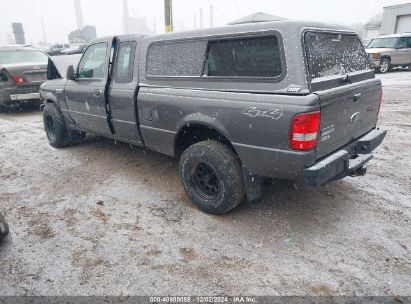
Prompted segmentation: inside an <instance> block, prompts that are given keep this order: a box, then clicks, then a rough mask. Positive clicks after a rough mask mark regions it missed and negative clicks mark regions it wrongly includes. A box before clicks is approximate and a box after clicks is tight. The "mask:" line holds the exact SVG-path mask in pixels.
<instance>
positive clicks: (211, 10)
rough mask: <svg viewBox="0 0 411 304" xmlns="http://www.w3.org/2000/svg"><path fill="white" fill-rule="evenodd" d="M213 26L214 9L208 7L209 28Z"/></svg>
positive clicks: (211, 6)
mask: <svg viewBox="0 0 411 304" xmlns="http://www.w3.org/2000/svg"><path fill="white" fill-rule="evenodd" d="M213 26H214V8H213V5H210V27H213Z"/></svg>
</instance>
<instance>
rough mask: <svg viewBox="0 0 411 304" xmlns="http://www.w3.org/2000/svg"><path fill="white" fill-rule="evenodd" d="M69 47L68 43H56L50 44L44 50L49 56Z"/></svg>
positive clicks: (58, 53)
mask: <svg viewBox="0 0 411 304" xmlns="http://www.w3.org/2000/svg"><path fill="white" fill-rule="evenodd" d="M69 48H70V45H69V44H67V43H56V44H52V45H50V46H49V47H48V49H47V50H46V53H47V54H48V55H50V56H56V55H61V51H64V50H67V49H69Z"/></svg>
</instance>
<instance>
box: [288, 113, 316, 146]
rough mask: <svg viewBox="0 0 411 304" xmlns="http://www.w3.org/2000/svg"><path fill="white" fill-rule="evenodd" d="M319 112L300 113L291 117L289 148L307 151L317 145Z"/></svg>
mask: <svg viewBox="0 0 411 304" xmlns="http://www.w3.org/2000/svg"><path fill="white" fill-rule="evenodd" d="M319 128H320V112H311V113H301V114H297V115H295V116H294V117H293V120H292V121H291V127H290V148H291V149H293V150H300V151H307V150H311V149H313V148H315V146H316V145H317V138H318V130H319Z"/></svg>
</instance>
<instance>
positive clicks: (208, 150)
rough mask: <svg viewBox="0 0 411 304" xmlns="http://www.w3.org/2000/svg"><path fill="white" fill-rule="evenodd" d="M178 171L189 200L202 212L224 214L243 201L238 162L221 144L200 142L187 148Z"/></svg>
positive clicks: (231, 152) (241, 178) (242, 184)
mask: <svg viewBox="0 0 411 304" xmlns="http://www.w3.org/2000/svg"><path fill="white" fill-rule="evenodd" d="M179 169H180V170H179V171H180V178H181V182H182V184H183V186H184V189H185V191H186V193H187V195H188V197H189V198H190V200H191V201H192V202H193V203H194V204H195V205H196V206H197V207H199V208H200V209H201V210H204V211H205V212H208V213H212V214H219V215H221V214H225V213H227V212H229V211H230V210H232V209H234V208H235V207H236V206H238V205H239V204H240V203H241V201H242V200H243V198H244V194H245V188H244V180H243V175H242V171H241V165H240V162H239V160H238V159H237V156H236V155H235V153H234V152H233V151H232V150H231V149H230V148H229V147H227V146H226V145H224V144H222V143H219V142H215V141H203V142H199V143H196V144H194V145H192V146H190V147H188V148H187V149H186V150H185V151H184V153H183V154H182V156H181V159H180V168H179Z"/></svg>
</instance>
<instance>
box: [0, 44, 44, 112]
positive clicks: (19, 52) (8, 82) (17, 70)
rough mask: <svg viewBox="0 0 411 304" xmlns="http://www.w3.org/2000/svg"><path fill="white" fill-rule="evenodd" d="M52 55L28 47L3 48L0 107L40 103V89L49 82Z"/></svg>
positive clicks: (0, 49)
mask: <svg viewBox="0 0 411 304" xmlns="http://www.w3.org/2000/svg"><path fill="white" fill-rule="evenodd" d="M47 62H48V56H47V55H46V54H45V53H43V52H42V51H40V50H37V49H33V48H28V47H20V46H13V47H0V108H2V110H5V109H10V108H15V107H20V106H21V105H22V104H27V103H38V104H39V103H40V97H39V87H40V85H41V84H42V83H43V82H45V81H46V80H47Z"/></svg>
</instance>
